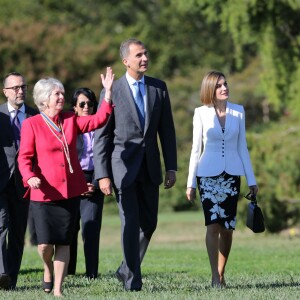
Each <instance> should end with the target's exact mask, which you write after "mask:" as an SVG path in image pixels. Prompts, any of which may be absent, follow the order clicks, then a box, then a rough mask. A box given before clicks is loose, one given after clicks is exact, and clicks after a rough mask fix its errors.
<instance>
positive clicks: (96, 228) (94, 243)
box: [68, 176, 104, 278]
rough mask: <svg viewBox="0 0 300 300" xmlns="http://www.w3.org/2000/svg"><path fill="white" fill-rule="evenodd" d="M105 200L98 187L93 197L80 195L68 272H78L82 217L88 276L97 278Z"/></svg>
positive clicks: (82, 233)
mask: <svg viewBox="0 0 300 300" xmlns="http://www.w3.org/2000/svg"><path fill="white" fill-rule="evenodd" d="M86 179H87V181H89V178H88V176H86ZM103 202H104V194H103V193H102V192H101V191H100V190H98V189H97V190H96V191H95V193H94V195H93V196H92V197H80V209H79V214H78V217H77V226H76V230H75V234H74V237H73V240H72V244H71V247H70V262H69V266H68V274H75V273H76V264H77V247H78V232H79V230H80V219H81V235H82V241H83V250H84V257H85V267H86V276H87V277H88V278H97V276H98V265H99V244H100V231H101V224H102V210H103Z"/></svg>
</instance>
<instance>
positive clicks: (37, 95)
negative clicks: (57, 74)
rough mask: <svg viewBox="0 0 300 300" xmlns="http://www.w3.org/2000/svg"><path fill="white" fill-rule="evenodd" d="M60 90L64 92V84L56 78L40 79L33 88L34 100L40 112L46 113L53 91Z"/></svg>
mask: <svg viewBox="0 0 300 300" xmlns="http://www.w3.org/2000/svg"><path fill="white" fill-rule="evenodd" d="M55 88H58V89H60V90H62V91H64V90H65V89H64V86H63V84H62V83H61V82H60V81H59V80H58V79H56V78H52V77H46V78H42V79H40V80H39V81H38V82H37V83H36V84H35V85H34V88H33V100H34V103H35V105H36V106H37V107H38V109H39V111H44V110H45V109H46V108H47V105H45V102H46V104H47V103H49V100H50V95H51V93H52V91H53V90H54V89H55Z"/></svg>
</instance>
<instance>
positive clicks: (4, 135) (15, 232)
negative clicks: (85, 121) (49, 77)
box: [0, 72, 37, 289]
mask: <svg viewBox="0 0 300 300" xmlns="http://www.w3.org/2000/svg"><path fill="white" fill-rule="evenodd" d="M26 92H27V85H26V81H25V78H24V77H23V76H22V75H21V74H20V73H17V72H12V73H9V74H7V75H6V76H5V77H4V80H3V93H4V95H5V97H6V98H7V101H6V102H5V103H4V104H1V105H0V128H1V130H0V289H14V288H15V287H16V283H17V277H18V274H19V271H20V266H21V261H22V255H23V249H24V239H25V231H26V225H27V217H28V207H29V201H28V200H25V199H23V195H24V193H25V189H24V186H23V183H22V179H21V175H20V172H19V170H18V166H17V159H16V158H17V155H18V151H19V143H20V127H21V125H22V122H23V121H24V119H26V118H28V117H31V116H33V115H35V114H37V111H36V110H34V109H33V108H31V107H29V106H27V105H26V104H25V103H24V101H25V99H26Z"/></svg>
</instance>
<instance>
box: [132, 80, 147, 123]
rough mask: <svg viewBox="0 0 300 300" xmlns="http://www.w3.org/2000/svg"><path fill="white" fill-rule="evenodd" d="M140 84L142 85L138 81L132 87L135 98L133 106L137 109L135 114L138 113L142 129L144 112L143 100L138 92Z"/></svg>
mask: <svg viewBox="0 0 300 300" xmlns="http://www.w3.org/2000/svg"><path fill="white" fill-rule="evenodd" d="M141 84H143V83H142V82H140V81H138V82H136V84H135V85H134V87H135V89H136V96H135V98H134V101H135V104H136V107H137V112H138V116H139V119H140V123H141V126H142V129H144V126H145V111H144V99H143V96H142V92H141V90H140V85H141Z"/></svg>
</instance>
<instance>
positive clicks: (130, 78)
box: [126, 72, 145, 85]
mask: <svg viewBox="0 0 300 300" xmlns="http://www.w3.org/2000/svg"><path fill="white" fill-rule="evenodd" d="M126 79H127V81H128V83H129V85H133V84H135V83H136V82H137V80H135V79H134V78H132V77H131V76H130V75H129V74H128V72H126ZM138 81H140V82H142V83H143V84H145V76H143V77H142V78H141V79H140V80H138Z"/></svg>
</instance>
